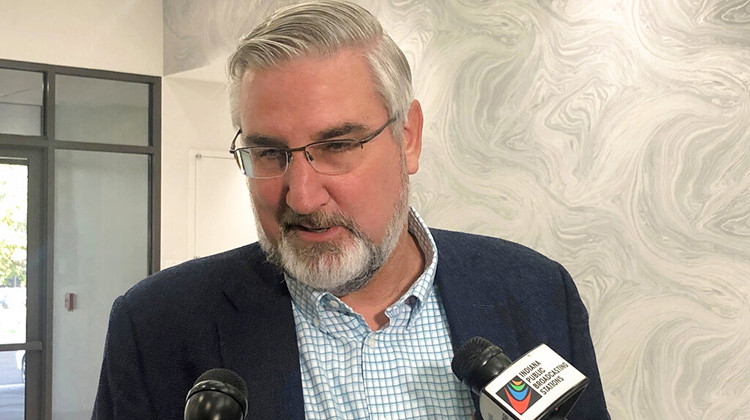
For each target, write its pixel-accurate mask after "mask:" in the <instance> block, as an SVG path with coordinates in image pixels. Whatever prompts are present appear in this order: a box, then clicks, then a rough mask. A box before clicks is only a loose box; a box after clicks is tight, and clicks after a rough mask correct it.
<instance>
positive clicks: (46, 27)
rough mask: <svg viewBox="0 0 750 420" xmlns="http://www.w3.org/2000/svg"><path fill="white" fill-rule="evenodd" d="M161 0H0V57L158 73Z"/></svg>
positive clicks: (161, 61) (160, 56) (161, 62)
mask: <svg viewBox="0 0 750 420" xmlns="http://www.w3.org/2000/svg"><path fill="white" fill-rule="evenodd" d="M162 34H163V31H162V2H161V1H154V0H62V1H44V0H24V1H15V0H0V40H2V42H0V58H2V59H7V60H19V61H29V62H35V63H45V64H56V65H62V66H72V67H83V68H92V69H100V70H112V71H121V72H127V73H138V74H145V75H150V76H161V74H162V68H163V43H162V39H163V35H162Z"/></svg>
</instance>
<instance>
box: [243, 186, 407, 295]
mask: <svg viewBox="0 0 750 420" xmlns="http://www.w3.org/2000/svg"><path fill="white" fill-rule="evenodd" d="M403 175H404V179H403V180H402V188H401V194H400V197H399V200H398V202H397V203H396V206H395V208H394V212H393V216H392V218H391V220H390V222H389V223H388V227H387V229H386V233H385V237H384V238H383V241H382V242H381V243H380V245H377V244H375V243H374V241H373V240H372V239H370V238H369V237H368V236H367V235H366V234H365V233H364V231H363V230H362V229H361V228H360V227H359V226H358V225H357V224H356V223H355V222H354V220H352V219H351V218H349V217H347V216H346V215H343V214H341V213H332V214H326V213H323V212H316V213H311V214H305V215H302V214H298V213H295V212H294V211H293V210H291V209H289V208H287V209H286V210H285V211H284V214H282V216H281V217H280V221H279V226H280V231H281V235H280V238H279V243H278V244H277V245H273V244H272V243H271V242H270V241H269V240H268V237H267V236H266V234H265V232H264V231H263V228H262V226H261V224H260V222H259V221H258V219H257V214H256V226H257V229H258V242H259V243H260V246H261V249H263V251H264V252H265V253H266V258H267V259H268V261H269V262H271V263H273V264H274V265H276V266H278V267H280V268H281V269H282V270H283V271H284V273H285V274H286V275H287V276H289V277H291V278H293V279H295V280H297V281H299V282H301V283H303V284H306V285H308V286H310V287H312V288H313V289H316V290H320V291H324V292H329V293H332V294H333V295H335V296H345V295H347V294H350V293H353V292H356V291H357V290H360V289H362V288H363V287H364V286H365V285H367V283H368V282H369V281H370V279H371V278H372V277H373V275H375V273H376V272H377V271H378V270H380V268H381V267H382V266H383V265H384V264H385V262H386V261H388V258H390V256H391V254H392V253H393V250H394V249H396V245H397V244H398V241H399V238H400V237H401V235H402V233H403V232H404V229H406V228H407V220H408V216H409V205H408V197H409V183H408V175H406V173H404V174H403ZM300 224H304V225H307V226H310V227H313V228H314V227H318V226H320V227H323V226H341V227H344V228H345V229H346V230H347V232H349V237H348V238H346V239H345V240H344V241H342V242H339V243H333V242H325V243H305V242H303V241H300V240H299V239H298V238H297V237H296V235H295V234H294V232H293V231H292V230H291V229H290V226H292V225H300Z"/></svg>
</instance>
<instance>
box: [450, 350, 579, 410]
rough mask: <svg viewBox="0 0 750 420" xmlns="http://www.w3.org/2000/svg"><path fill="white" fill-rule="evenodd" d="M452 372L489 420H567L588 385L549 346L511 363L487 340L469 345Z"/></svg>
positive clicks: (457, 352) (454, 360) (454, 358)
mask: <svg viewBox="0 0 750 420" xmlns="http://www.w3.org/2000/svg"><path fill="white" fill-rule="evenodd" d="M451 368H452V369H453V373H454V374H455V375H456V377H458V379H460V380H461V382H463V383H464V384H465V385H467V386H469V388H471V390H472V392H474V393H475V394H477V395H479V411H480V413H481V414H482V417H484V418H485V419H487V420H560V419H562V420H564V419H565V416H566V415H568V413H569V412H570V410H571V409H572V408H573V405H574V404H575V403H576V401H578V398H579V397H580V396H581V393H582V392H583V390H584V389H585V388H586V386H587V385H588V383H589V379H588V378H587V377H586V376H584V375H583V374H582V373H581V372H579V371H578V370H577V369H576V368H574V367H573V366H571V365H570V364H569V363H568V362H566V361H565V360H563V358H562V357H560V356H559V355H558V354H557V353H555V352H554V351H552V349H550V348H549V347H548V346H547V345H545V344H541V345H539V346H537V347H536V348H534V349H533V350H531V351H530V352H528V353H526V354H525V355H523V356H521V358H519V359H518V360H516V361H515V362H512V361H511V360H510V358H508V356H506V355H505V353H503V349H501V348H500V347H498V346H496V345H494V344H492V343H491V342H490V341H489V340H487V339H485V338H482V337H474V338H472V339H469V340H468V341H466V342H465V343H464V344H463V345H462V346H461V347H460V348H459V349H458V350H457V351H456V354H455V355H454V356H453V362H452V363H451Z"/></svg>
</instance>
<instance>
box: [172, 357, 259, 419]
mask: <svg viewBox="0 0 750 420" xmlns="http://www.w3.org/2000/svg"><path fill="white" fill-rule="evenodd" d="M246 414H247V385H246V384H245V381H244V380H243V379H242V378H241V377H240V375H238V374H236V373H234V372H233V371H231V370H229V369H222V368H217V369H211V370H207V371H205V372H204V373H203V374H202V375H201V376H199V377H198V379H197V380H196V381H195V384H194V385H193V387H192V388H190V391H189V392H188V394H187V397H185V420H242V419H244V418H245V415H246Z"/></svg>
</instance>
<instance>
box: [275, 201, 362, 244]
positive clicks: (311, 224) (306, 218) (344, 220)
mask: <svg viewBox="0 0 750 420" xmlns="http://www.w3.org/2000/svg"><path fill="white" fill-rule="evenodd" d="M279 226H280V228H281V232H282V233H283V234H288V233H290V232H291V231H292V229H293V228H294V227H295V226H304V227H306V228H310V229H324V228H330V227H334V226H340V227H343V228H345V229H346V230H348V231H349V232H351V233H352V234H353V235H354V236H356V237H358V238H361V239H364V233H363V232H362V229H360V227H359V226H358V225H357V223H356V222H354V220H352V218H350V217H348V216H347V215H345V214H343V213H341V212H333V213H326V212H324V211H315V212H313V213H308V214H300V213H297V212H295V211H294V210H292V209H290V208H286V209H285V210H284V211H283V213H282V214H281V216H280V217H279Z"/></svg>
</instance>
